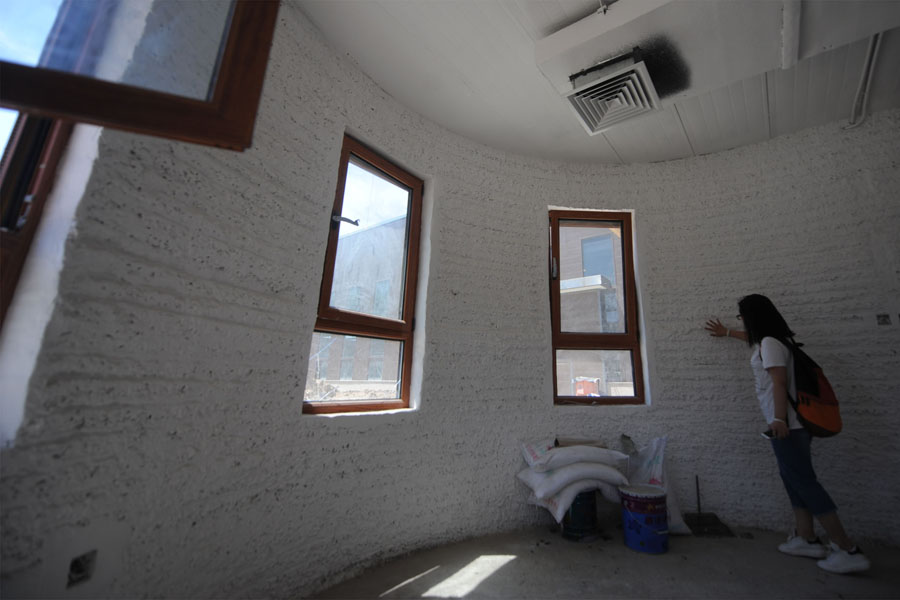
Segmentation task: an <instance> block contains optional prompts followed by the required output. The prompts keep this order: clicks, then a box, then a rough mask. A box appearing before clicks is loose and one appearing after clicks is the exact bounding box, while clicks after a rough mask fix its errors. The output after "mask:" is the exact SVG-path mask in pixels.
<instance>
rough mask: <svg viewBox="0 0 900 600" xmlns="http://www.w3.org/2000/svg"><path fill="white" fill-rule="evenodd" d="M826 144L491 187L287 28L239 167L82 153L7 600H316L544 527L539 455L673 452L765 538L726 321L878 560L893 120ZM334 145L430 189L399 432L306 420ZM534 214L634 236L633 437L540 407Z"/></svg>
mask: <svg viewBox="0 0 900 600" xmlns="http://www.w3.org/2000/svg"><path fill="white" fill-rule="evenodd" d="M841 125H842V124H840V123H835V124H832V125H829V126H826V127H819V128H816V129H812V130H808V131H805V132H801V133H799V134H796V135H791V136H786V137H783V138H778V139H776V140H773V141H770V142H767V143H764V144H759V145H755V146H750V147H745V148H741V149H737V150H733V151H729V152H725V153H721V154H717V155H712V156H707V157H700V158H694V159H689V160H683V161H673V162H668V163H661V164H650V165H630V166H602V165H580V164H557V163H551V162H546V161H542V160H536V159H530V158H525V157H521V156H514V155H510V154H506V153H503V152H500V151H497V150H493V149H490V148H485V147H483V146H480V145H477V144H475V143H472V142H470V141H468V140H466V139H463V138H460V137H458V136H456V135H454V134H451V133H449V132H447V131H445V130H443V129H441V128H440V127H438V126H436V125H434V124H433V123H430V122H427V121H425V120H423V119H422V118H421V117H420V116H418V115H416V114H414V113H411V112H410V111H408V110H407V109H405V108H404V107H403V106H401V105H399V104H397V103H396V102H395V101H394V100H393V99H392V98H390V97H389V96H387V95H386V94H385V93H384V92H383V90H381V89H380V88H379V87H377V86H376V85H375V84H374V83H373V82H372V81H371V80H369V79H368V78H367V77H366V76H365V75H364V74H362V73H361V72H360V71H359V70H358V69H357V68H355V67H354V66H353V64H352V63H351V62H350V61H348V60H347V59H346V58H344V57H342V56H338V55H336V53H335V52H334V51H333V50H332V49H330V48H329V47H328V46H327V45H326V44H325V43H324V42H323V40H322V38H321V36H320V34H319V33H318V32H317V31H316V30H315V28H314V27H313V26H312V25H311V24H310V23H309V22H308V21H307V20H306V19H305V18H304V17H303V16H302V14H301V13H300V12H299V10H297V9H296V7H294V6H292V5H291V4H289V3H284V4H283V5H282V8H281V13H280V15H279V25H278V31H277V33H276V37H275V43H274V47H273V52H272V58H271V62H270V65H269V70H268V75H267V81H266V87H265V91H264V96H263V100H262V104H261V109H260V114H259V118H258V121H257V125H256V134H255V136H254V144H253V147H252V148H251V149H250V150H248V151H247V152H244V153H243V154H238V153H233V152H226V151H220V150H215V149H209V148H203V147H199V146H192V145H187V144H181V143H173V142H168V141H163V140H158V139H153V138H148V137H139V136H135V135H131V134H125V133H119V132H113V131H104V133H103V134H102V137H101V141H100V150H99V158H98V160H97V163H96V165H95V169H94V172H93V175H92V178H91V181H90V183H89V186H88V191H87V193H86V194H85V196H84V198H83V199H82V202H81V205H80V207H79V209H78V213H77V234H76V235H75V236H73V237H72V238H71V239H70V240H69V241H68V246H67V250H66V262H65V266H64V269H63V272H62V275H61V281H60V290H59V296H58V300H57V304H56V309H55V312H54V315H53V317H52V319H51V322H50V324H49V325H48V328H47V331H46V334H45V339H44V345H43V349H42V352H41V355H40V357H39V359H38V364H37V367H36V370H35V372H34V374H33V376H32V379H31V384H30V392H29V396H28V400H27V405H26V415H25V422H24V424H23V426H22V428H21V429H20V431H19V435H18V438H17V440H16V444H15V446H14V447H13V448H9V449H5V450H4V451H3V456H2V461H3V472H2V511H3V514H2V519H3V521H2V525H3V539H2V565H3V566H2V569H3V575H4V578H5V579H4V581H5V585H6V586H7V589H10V586H19V588H17V589H21V586H25V587H27V586H28V585H43V586H50V587H48V588H42V589H51V588H52V586H58V585H60V582H61V583H62V584H64V581H65V579H64V578H65V573H66V571H67V569H68V565H69V561H70V560H71V559H72V558H73V557H74V556H76V555H78V554H80V553H82V552H85V551H88V550H91V549H96V550H98V558H97V560H98V562H97V564H98V566H97V572H96V576H95V578H94V580H93V581H91V582H87V583H86V584H84V586H85V587H83V588H82V590H84V592H85V593H88V592H91V593H92V595H106V596H118V597H123V596H135V597H139V596H153V597H173V596H178V597H224V596H286V595H289V594H303V593H309V592H312V591H314V590H315V589H317V588H319V587H321V586H323V585H325V584H327V583H330V582H333V581H334V580H335V578H337V577H344V576H347V575H349V574H352V572H353V570H354V569H356V568H358V567H361V566H364V565H367V564H370V563H372V562H373V561H376V560H378V559H380V558H384V557H386V556H390V555H394V554H398V553H401V552H404V551H408V550H411V549H413V548H417V547H422V546H429V545H434V544H440V543H444V542H447V541H450V540H454V539H459V538H463V537H467V536H473V535H480V534H484V533H487V532H491V531H496V530H505V529H512V528H516V527H519V526H522V525H526V524H531V523H536V522H541V523H543V522H548V520H549V517H548V515H547V514H546V513H545V512H543V511H542V510H538V509H536V508H533V507H531V506H528V505H527V504H526V503H525V497H526V493H525V489H524V487H523V486H522V485H521V484H520V483H518V482H517V480H516V479H515V473H516V472H517V470H518V469H519V468H521V466H522V459H521V456H520V453H519V449H518V444H519V442H521V441H522V440H528V439H532V438H537V437H542V436H546V435H555V434H558V435H566V436H586V437H592V438H601V439H604V440H607V441H608V443H609V444H610V445H611V446H613V447H616V445H617V440H618V437H619V435H620V434H621V433H628V434H629V435H631V436H632V437H634V438H635V440H636V441H638V442H639V443H643V442H646V441H647V440H648V439H650V438H651V437H654V436H657V435H666V434H667V435H669V440H670V441H669V450H668V468H669V477H670V480H672V482H673V484H674V486H675V491H676V493H678V494H679V495H680V496H681V498H682V502H681V503H682V505H683V506H691V505H692V503H693V501H692V499H693V476H694V475H695V474H697V475H699V476H700V478H701V480H702V482H703V493H704V498H703V500H704V504H703V505H704V509H705V510H709V511H713V512H715V513H717V514H718V515H719V516H720V517H721V518H722V519H723V520H725V521H726V522H728V523H729V524H731V525H738V526H758V527H764V528H772V529H779V528H787V527H788V526H789V524H790V515H789V512H790V511H789V507H788V503H787V499H786V497H785V494H784V492H783V491H782V489H781V486H780V482H779V480H778V477H777V474H776V469H775V464H774V459H773V458H772V456H771V452H770V450H769V449H768V448H767V447H766V443H765V442H764V441H762V440H761V439H760V438H759V430H760V428H761V427H762V426H763V423H762V419H761V417H760V416H759V414H758V409H757V407H756V402H755V399H754V396H753V384H752V377H751V374H750V371H749V366H748V359H749V350H748V349H747V348H746V347H743V346H740V345H739V344H738V343H737V342H735V341H734V340H729V341H726V340H721V339H710V338H709V337H708V336H707V335H706V333H705V332H704V331H703V330H702V323H703V321H704V320H705V319H706V318H708V317H710V316H714V315H720V316H722V317H723V318H724V319H726V321H727V322H728V323H730V324H733V323H734V320H733V317H731V315H733V314H734V313H735V312H736V310H735V304H736V301H737V300H738V298H739V297H740V296H742V295H744V294H745V293H749V292H761V293H765V294H769V295H771V296H772V297H773V299H774V300H775V302H776V303H777V304H778V305H779V306H780V307H781V308H782V310H783V312H784V314H785V316H786V317H787V318H788V320H789V322H790V323H791V325H792V326H793V328H794V329H795V330H796V331H797V333H798V336H799V339H800V340H802V341H804V342H807V346H808V349H809V350H810V351H811V352H812V353H813V354H814V356H815V357H816V358H817V359H819V360H820V362H821V363H822V364H823V365H824V366H825V367H826V369H827V372H828V374H829V376H830V377H831V379H832V380H833V382H834V383H835V385H836V388H837V391H838V393H839V395H840V397H841V398H842V400H843V401H844V416H845V427H846V431H845V432H844V433H842V434H841V435H840V436H838V437H837V438H834V439H832V440H827V441H823V442H822V443H818V442H817V443H816V450H815V452H816V460H817V464H818V466H819V470H820V475H821V477H822V479H823V480H824V482H825V483H826V486H827V487H828V488H829V490H830V491H831V493H832V495H833V496H834V497H835V500H836V501H837V503H838V504H839V506H841V507H842V509H843V513H842V514H843V516H844V518H845V521H846V524H847V526H848V528H849V529H850V530H851V532H852V533H853V534H854V535H857V536H861V537H871V538H876V539H880V540H883V541H888V542H892V543H895V544H896V543H900V525H898V523H897V522H896V520H894V521H890V522H886V521H885V520H884V519H883V516H884V515H883V513H884V507H885V506H890V505H891V503H892V502H893V500H895V499H896V498H897V497H898V495H900V483H898V482H897V480H896V478H895V477H891V476H889V474H893V473H897V472H898V471H900V464H898V463H900V458H898V457H900V453H898V448H897V436H896V432H897V431H898V429H900V423H898V416H897V412H896V410H895V409H896V407H895V400H896V399H897V390H898V389H900V374H898V371H897V369H896V361H897V354H898V347H900V345H898V332H900V324H898V323H897V319H898V317H900V315H898V312H900V311H898V305H897V298H898V297H900V276H898V273H900V248H898V242H897V237H896V231H897V230H898V224H900V207H898V203H897V201H896V193H897V189H898V188H900V176H898V168H897V161H898V156H900V152H898V150H900V111H891V112H885V113H879V114H876V115H873V116H871V117H870V118H869V120H868V121H866V123H865V124H864V125H863V126H861V127H859V128H857V129H853V130H844V129H842V126H841ZM345 131H349V132H350V133H352V134H355V135H357V136H358V137H359V138H360V139H361V140H363V141H365V142H367V143H369V144H371V145H372V146H373V147H375V148H376V149H378V150H379V151H381V152H383V153H384V154H386V155H388V156H390V157H391V158H392V159H394V160H395V161H397V162H398V163H400V164H402V165H403V166H405V167H406V168H408V169H410V170H412V171H413V172H415V173H417V174H419V175H421V176H423V177H425V178H426V186H427V187H428V188H430V191H429V194H430V195H431V198H432V204H433V206H432V210H433V214H432V218H431V223H430V227H431V235H430V240H429V242H430V246H431V257H430V264H429V273H430V275H429V280H428V289H427V313H426V318H425V319H424V323H420V325H419V328H420V333H423V334H424V335H425V341H426V343H425V348H424V361H423V365H422V366H423V371H422V389H421V394H420V401H421V405H420V408H419V409H418V410H416V411H412V412H405V413H400V414H392V415H373V416H358V417H339V418H322V417H304V416H302V415H301V413H300V403H301V400H302V397H301V395H302V390H303V384H304V381H305V376H306V360H307V352H308V348H309V340H310V336H311V334H312V327H313V324H314V321H315V313H316V302H317V297H318V291H319V284H320V278H321V272H322V261H323V248H324V243H325V239H326V235H327V226H328V221H329V213H330V208H331V203H332V200H333V194H334V186H335V180H336V176H337V162H338V156H339V151H340V145H341V138H342V135H343V134H344V132H345ZM548 205H557V206H571V207H578V208H604V209H618V208H627V209H634V211H635V222H636V240H637V241H636V243H637V253H638V269H639V274H638V276H639V283H640V289H641V300H642V311H643V318H644V331H643V332H642V334H643V337H644V339H645V342H646V347H647V355H648V359H649V362H648V365H649V367H648V368H649V369H650V386H651V391H652V404H651V405H649V406H641V407H595V408H584V407H558V408H557V407H553V406H552V394H551V392H552V390H551V371H550V360H551V351H550V324H549V301H548V292H547V286H548V279H547V269H546V265H547V259H546V256H547V250H546V239H547V234H546V228H547V207H548ZM881 312H886V313H890V314H891V317H892V319H893V323H894V324H893V325H892V326H882V327H878V326H876V325H875V314H876V313H881ZM876 457H877V458H876ZM36 581H38V582H40V584H35V583H34V582H36ZM90 586H94V587H93V588H92V587H90ZM32 589H37V588H32ZM52 589H55V588H52ZM73 589H77V588H73ZM45 595H46V594H45Z"/></svg>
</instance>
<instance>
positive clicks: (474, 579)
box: [422, 554, 516, 598]
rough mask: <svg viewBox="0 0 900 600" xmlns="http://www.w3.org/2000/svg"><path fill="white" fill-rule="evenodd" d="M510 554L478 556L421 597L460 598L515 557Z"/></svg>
mask: <svg viewBox="0 0 900 600" xmlns="http://www.w3.org/2000/svg"><path fill="white" fill-rule="evenodd" d="M515 558H516V557H515V555H511V554H490V555H483V556H479V557H478V558H476V559H475V560H473V561H472V562H470V563H469V564H467V565H466V566H465V567H463V568H462V569H460V570H459V571H457V572H456V573H454V574H453V575H451V576H450V577H448V578H447V579H445V580H444V581H442V582H440V583H439V584H437V585H435V586H434V587H432V588H431V589H430V590H428V591H427V592H425V593H424V594H422V597H423V598H462V597H464V596H465V595H466V594H468V593H469V592H471V591H472V590H474V589H475V588H477V587H478V585H479V584H480V583H481V582H482V581H484V580H485V579H487V578H488V577H490V576H491V575H493V574H494V573H496V572H497V571H499V570H500V569H501V568H502V567H503V565H505V564H506V563H508V562H510V561H512V560H513V559H515Z"/></svg>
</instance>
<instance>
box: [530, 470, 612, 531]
mask: <svg viewBox="0 0 900 600" xmlns="http://www.w3.org/2000/svg"><path fill="white" fill-rule="evenodd" d="M589 490H600V494H601V495H602V496H603V497H604V498H605V499H607V500H609V501H610V502H614V503H616V504H619V492H618V491H617V490H616V488H615V486H613V485H611V484H609V483H606V482H605V481H600V480H599V479H582V480H579V481H576V482H574V483H570V484H569V485H567V486H566V487H564V488H563V489H561V490H560V491H559V492H558V493H556V494H555V495H553V496H551V497H549V498H545V499H543V500H541V499H540V498H538V497H537V496H535V495H534V494H531V497H530V498H529V499H528V502H529V503H530V504H536V505H537V506H543V507H544V508H546V509H547V510H549V511H550V513H551V514H552V515H553V518H554V519H556V522H557V523H559V522H561V521H562V520H563V517H564V516H566V511H567V510H569V507H570V506H572V502H574V501H575V496H577V495H578V494H580V493H581V492H587V491H589Z"/></svg>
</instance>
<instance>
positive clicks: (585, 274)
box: [550, 210, 644, 404]
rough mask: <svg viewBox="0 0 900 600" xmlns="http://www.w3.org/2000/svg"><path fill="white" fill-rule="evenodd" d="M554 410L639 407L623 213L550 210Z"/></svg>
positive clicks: (628, 228)
mask: <svg viewBox="0 0 900 600" xmlns="http://www.w3.org/2000/svg"><path fill="white" fill-rule="evenodd" d="M550 306H551V318H552V323H553V356H554V360H553V387H554V402H555V403H556V404H643V402H644V389H643V388H644V386H643V369H642V366H641V351H640V338H639V336H638V314H637V294H636V287H635V279H634V256H633V246H632V223H631V213H627V212H593V211H563V210H554V211H550Z"/></svg>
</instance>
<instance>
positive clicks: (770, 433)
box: [759, 429, 775, 440]
mask: <svg viewBox="0 0 900 600" xmlns="http://www.w3.org/2000/svg"><path fill="white" fill-rule="evenodd" d="M759 435H761V436H763V437H764V438H766V439H767V440H771V439H774V438H775V433H774V432H773V431H772V430H771V429H766V430H765V431H763V432H762V433H761V434H759Z"/></svg>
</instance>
